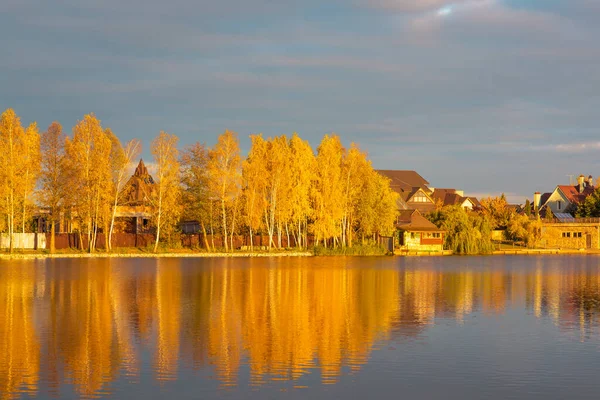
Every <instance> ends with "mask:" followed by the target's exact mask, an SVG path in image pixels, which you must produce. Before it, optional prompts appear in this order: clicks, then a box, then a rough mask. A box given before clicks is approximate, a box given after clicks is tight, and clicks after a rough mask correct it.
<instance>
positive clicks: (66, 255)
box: [0, 251, 313, 260]
mask: <svg viewBox="0 0 600 400" xmlns="http://www.w3.org/2000/svg"><path fill="white" fill-rule="evenodd" d="M312 256H313V253H311V252H302V251H295V252H273V253H55V254H50V253H16V254H0V260H34V259H47V258H235V257H238V258H239V257H312Z"/></svg>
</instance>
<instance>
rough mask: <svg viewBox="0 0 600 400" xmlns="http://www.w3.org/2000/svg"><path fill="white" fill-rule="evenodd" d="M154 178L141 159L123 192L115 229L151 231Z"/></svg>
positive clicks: (121, 230) (126, 231)
mask: <svg viewBox="0 0 600 400" xmlns="http://www.w3.org/2000/svg"><path fill="white" fill-rule="evenodd" d="M153 191H154V179H153V178H152V176H151V175H150V174H149V173H148V168H146V165H144V161H143V160H140V162H139V164H138V166H137V168H136V169H135V172H134V173H133V175H132V176H131V178H129V180H128V181H127V183H126V184H125V186H123V190H121V194H120V195H119V204H120V205H119V206H118V207H117V213H116V219H115V227H116V229H115V231H116V232H124V233H149V232H151V231H152V228H151V226H150V217H151V203H150V200H151V198H152V193H153Z"/></svg>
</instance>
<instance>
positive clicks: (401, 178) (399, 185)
mask: <svg viewBox="0 0 600 400" xmlns="http://www.w3.org/2000/svg"><path fill="white" fill-rule="evenodd" d="M376 171H377V172H378V173H379V174H380V175H383V176H385V177H387V178H389V179H390V181H391V182H390V187H391V188H392V189H393V190H394V191H396V192H398V193H400V194H402V193H403V192H410V191H412V190H413V188H422V189H424V190H425V191H426V192H430V190H429V187H428V186H427V185H429V182H427V180H426V179H425V178H423V177H422V176H421V175H419V174H418V173H417V172H416V171H409V170H388V169H378V170H376Z"/></svg>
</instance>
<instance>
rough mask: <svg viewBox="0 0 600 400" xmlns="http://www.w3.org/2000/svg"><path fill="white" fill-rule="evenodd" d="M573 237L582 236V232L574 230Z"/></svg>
mask: <svg viewBox="0 0 600 400" xmlns="http://www.w3.org/2000/svg"><path fill="white" fill-rule="evenodd" d="M573 237H578V238H580V237H581V232H573Z"/></svg>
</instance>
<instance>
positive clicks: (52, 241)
mask: <svg viewBox="0 0 600 400" xmlns="http://www.w3.org/2000/svg"><path fill="white" fill-rule="evenodd" d="M50 223H51V224H52V226H51V227H50V254H54V252H55V250H56V222H55V221H53V220H52V221H51V222H50Z"/></svg>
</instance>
